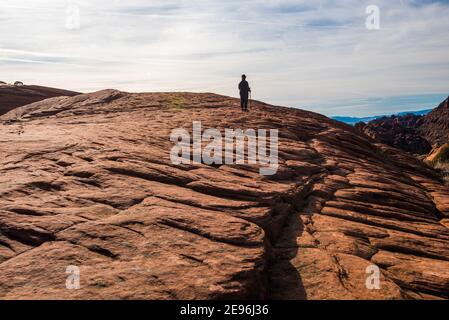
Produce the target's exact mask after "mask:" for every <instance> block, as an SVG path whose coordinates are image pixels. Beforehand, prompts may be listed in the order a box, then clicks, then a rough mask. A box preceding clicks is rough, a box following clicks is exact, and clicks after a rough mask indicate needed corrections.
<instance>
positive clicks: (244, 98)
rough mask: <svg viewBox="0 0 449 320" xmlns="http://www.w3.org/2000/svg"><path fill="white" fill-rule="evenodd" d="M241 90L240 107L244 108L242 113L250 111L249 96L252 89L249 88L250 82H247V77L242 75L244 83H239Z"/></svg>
mask: <svg viewBox="0 0 449 320" xmlns="http://www.w3.org/2000/svg"><path fill="white" fill-rule="evenodd" d="M239 90H240V106H241V107H242V111H248V96H249V93H250V92H251V88H250V87H249V83H248V81H246V76H245V75H244V74H243V75H242V81H240V83H239Z"/></svg>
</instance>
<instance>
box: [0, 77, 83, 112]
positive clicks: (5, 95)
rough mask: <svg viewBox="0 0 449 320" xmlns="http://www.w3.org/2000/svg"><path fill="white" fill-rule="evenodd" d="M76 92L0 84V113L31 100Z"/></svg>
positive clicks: (73, 94) (31, 101)
mask: <svg viewBox="0 0 449 320" xmlns="http://www.w3.org/2000/svg"><path fill="white" fill-rule="evenodd" d="M77 94H79V93H78V92H73V91H69V90H62V89H56V88H48V87H42V86H33V85H14V86H13V85H5V84H4V83H3V84H2V85H0V115H2V114H5V113H7V112H8V111H10V110H12V109H14V108H17V107H20V106H24V105H27V104H30V103H33V102H37V101H41V100H44V99H48V98H52V97H59V96H75V95H77Z"/></svg>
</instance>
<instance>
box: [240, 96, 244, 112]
mask: <svg viewBox="0 0 449 320" xmlns="http://www.w3.org/2000/svg"><path fill="white" fill-rule="evenodd" d="M240 108H242V111H245V100H243V98H240Z"/></svg>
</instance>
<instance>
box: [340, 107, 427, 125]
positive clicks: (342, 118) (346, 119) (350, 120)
mask: <svg viewBox="0 0 449 320" xmlns="http://www.w3.org/2000/svg"><path fill="white" fill-rule="evenodd" d="M432 110H433V109H426V110H419V111H404V112H399V113H395V114H390V115H386V114H384V115H380V116H371V117H345V116H335V117H332V119H334V120H337V121H341V122H344V123H347V124H350V125H354V124H356V123H357V122H365V123H366V122H370V121H373V120H376V119H379V118H382V117H386V116H391V115H396V116H404V115H407V114H413V115H417V116H424V115H426V114H428V113H429V112H430V111H432Z"/></svg>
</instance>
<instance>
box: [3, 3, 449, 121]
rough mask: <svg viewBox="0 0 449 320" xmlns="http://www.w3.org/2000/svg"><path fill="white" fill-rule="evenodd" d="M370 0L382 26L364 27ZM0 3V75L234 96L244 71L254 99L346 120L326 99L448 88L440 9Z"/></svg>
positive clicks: (447, 11) (81, 86)
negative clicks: (71, 25)
mask: <svg viewBox="0 0 449 320" xmlns="http://www.w3.org/2000/svg"><path fill="white" fill-rule="evenodd" d="M372 2H374V4H377V5H378V6H379V7H380V10H381V11H380V13H381V30H378V31H370V30H367V29H366V28H365V18H366V15H365V8H366V6H367V5H368V4H372ZM70 4H77V5H78V6H79V9H80V19H81V21H80V29H78V30H68V29H66V27H65V26H66V19H67V14H68V12H67V6H68V5H70ZM0 8H1V11H0V30H2V32H1V33H0V68H1V70H2V72H1V78H2V79H0V80H7V81H14V80H19V79H20V80H23V81H24V82H27V83H30V82H33V83H38V84H44V85H49V86H57V87H64V88H68V89H74V90H82V91H92V90H97V89H102V88H106V87H113V88H118V89H122V90H127V91H177V90H182V91H187V90H190V91H213V92H218V93H223V94H227V95H234V96H235V95H236V92H235V91H236V90H235V88H236V82H237V81H238V80H239V75H240V74H241V73H243V72H244V73H246V74H248V76H249V80H250V81H251V85H252V87H253V89H254V96H255V98H257V99H260V100H265V101H267V102H270V103H274V104H286V105H293V106H298V107H303V108H312V109H314V110H316V111H319V112H323V113H328V114H333V113H335V112H337V111H338V112H339V113H343V114H344V113H345V110H344V108H342V107H341V106H335V110H332V108H333V106H332V101H346V100H347V101H350V100H351V99H352V100H358V99H366V98H369V97H385V96H395V95H397V96H399V95H401V96H403V95H417V94H421V93H422V94H424V93H436V92H446V91H448V88H449V55H448V54H447V52H448V49H449V33H448V30H449V19H447V17H448V16H449V5H448V4H445V3H443V2H436V1H435V2H431V1H404V0H403V1H400V2H394V1H386V0H379V1H359V0H345V1H329V0H321V1H287V0H285V1H284V0H275V1H273V0H271V1H262V0H254V1H242V0H240V1H236V0H228V1H219V0H216V1H215V0H202V1H166V0H165V1H160V0H153V1H143V0H129V1H117V0H116V1H106V0H92V1H67V2H64V1H56V0H16V1H14V2H12V1H6V0H0ZM4 30H8V32H4ZM353 105H355V104H353ZM362 109H363V110H362ZM347 112H348V113H349V112H350V113H351V114H357V113H358V111H357V110H355V109H354V108H353V107H350V106H348V108H347ZM359 112H364V113H366V112H367V111H366V108H361V109H360V111H359Z"/></svg>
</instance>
